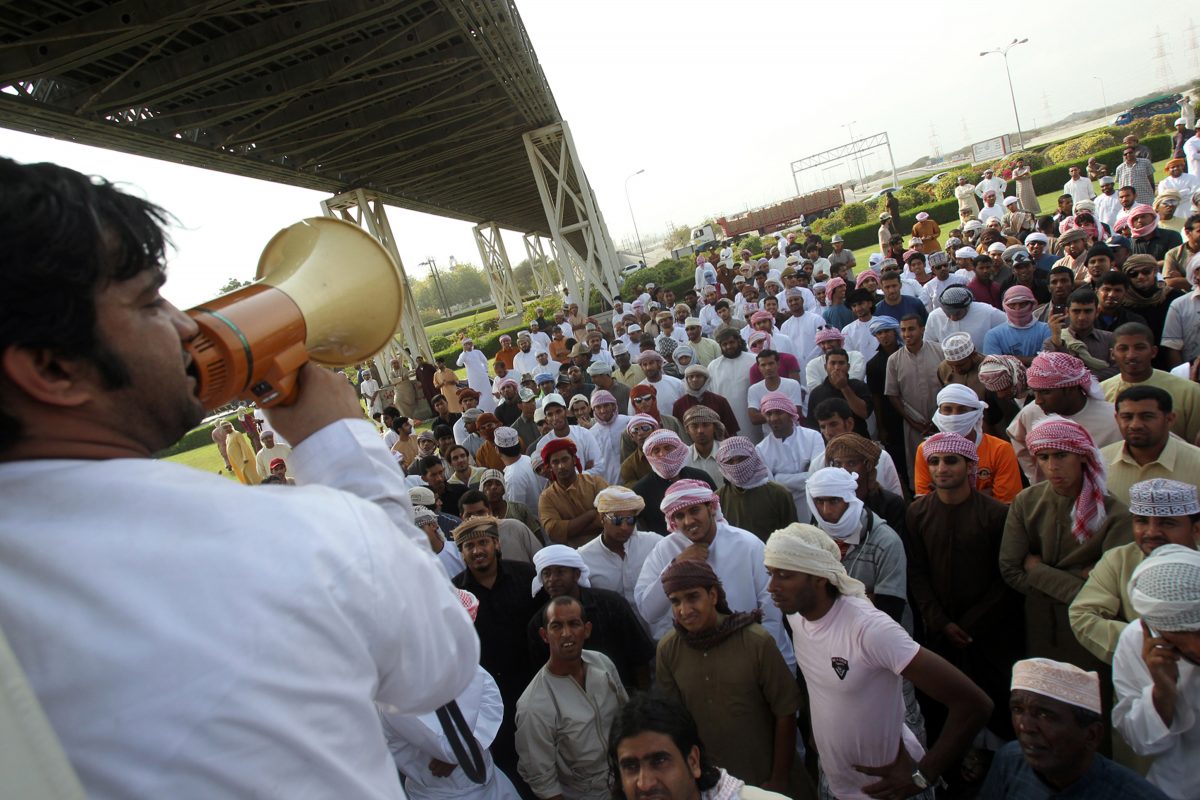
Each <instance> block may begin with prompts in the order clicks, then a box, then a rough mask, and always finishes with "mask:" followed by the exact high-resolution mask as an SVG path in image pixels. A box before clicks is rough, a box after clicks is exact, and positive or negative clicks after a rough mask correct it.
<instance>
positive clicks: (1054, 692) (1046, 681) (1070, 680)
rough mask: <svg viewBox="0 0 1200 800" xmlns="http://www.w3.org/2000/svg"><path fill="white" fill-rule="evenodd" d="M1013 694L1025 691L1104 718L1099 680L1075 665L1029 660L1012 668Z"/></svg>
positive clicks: (1045, 659) (1036, 659)
mask: <svg viewBox="0 0 1200 800" xmlns="http://www.w3.org/2000/svg"><path fill="white" fill-rule="evenodd" d="M1012 688H1013V690H1017V689H1022V690H1024V691H1027V692H1033V693H1034V694H1040V695H1042V696H1043V697H1050V698H1053V699H1055V700H1061V701H1062V702H1064V703H1067V704H1069V705H1073V706H1078V707H1080V708H1086V709H1087V710H1088V711H1091V712H1093V713H1095V714H1103V713H1104V712H1103V711H1102V710H1101V708H1100V676H1099V675H1097V674H1096V673H1095V672H1085V671H1084V670H1082V669H1080V668H1079V667H1077V666H1075V665H1074V664H1066V663H1064V662H1062V661H1051V660H1050V659H1048V658H1027V659H1025V660H1024V661H1018V662H1017V663H1016V664H1014V665H1013V673H1012Z"/></svg>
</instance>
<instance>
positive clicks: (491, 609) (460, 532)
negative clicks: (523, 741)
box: [453, 516, 540, 788]
mask: <svg viewBox="0 0 1200 800" xmlns="http://www.w3.org/2000/svg"><path fill="white" fill-rule="evenodd" d="M454 544H455V546H457V547H458V549H459V550H460V551H461V552H462V556H463V562H464V563H465V564H466V565H467V568H466V569H465V570H463V571H462V572H460V573H458V575H456V576H454V579H453V583H454V585H455V586H456V587H458V588H459V589H462V590H464V591H467V592H470V593H471V594H473V595H475V597H476V599H478V600H479V613H478V614H477V615H476V617H475V631H476V633H478V634H479V665H480V666H481V667H483V668H484V669H485V670H487V671H488V674H489V675H491V676H492V678H494V679H495V681H496V685H497V686H498V687H499V689H500V696H501V698H503V700H504V720H503V721H502V722H501V723H500V729H499V731H498V732H497V733H496V738H495V739H494V740H493V742H492V746H491V751H492V758H494V759H495V761H496V765H497V766H498V767H500V768H501V769H503V770H504V773H505V774H506V775H508V777H509V778H510V779H511V780H512V781H513V783H514V784H516V785H517V786H518V788H519V787H521V786H522V784H521V783H518V781H520V775H519V774H518V773H517V749H516V744H515V741H514V735H515V733H516V725H515V721H514V718H513V715H514V713H515V710H516V707H517V700H518V699H520V697H521V693H522V692H524V691H525V687H526V686H528V685H529V681H530V680H532V679H533V675H534V673H535V672H536V671H537V669H536V668H535V667H534V666H533V664H532V663H531V662H530V660H529V648H528V646H527V645H526V643H525V625H526V623H527V622H528V621H529V617H530V615H532V614H533V613H534V611H536V610H537V608H538V606H537V605H536V604H535V603H534V600H533V596H532V595H533V593H532V591H531V587H532V585H533V579H534V575H535V573H534V569H533V567H532V566H530V565H529V564H525V563H522V562H520V561H506V560H503V559H501V557H500V522H499V520H497V519H496V518H495V517H487V516H484V517H473V518H471V519H469V520H466V521H464V522H463V523H462V524H461V525H459V526H458V527H457V528H455V529H454ZM539 666H540V665H539Z"/></svg>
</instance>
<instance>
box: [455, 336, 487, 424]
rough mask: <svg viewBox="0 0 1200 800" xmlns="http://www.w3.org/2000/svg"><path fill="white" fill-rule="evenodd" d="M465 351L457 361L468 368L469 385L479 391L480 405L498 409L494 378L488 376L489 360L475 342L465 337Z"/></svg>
mask: <svg viewBox="0 0 1200 800" xmlns="http://www.w3.org/2000/svg"><path fill="white" fill-rule="evenodd" d="M462 347H463V351H462V352H461V353H459V355H458V361H457V362H456V363H457V364H458V366H460V367H466V368H467V386H470V387H471V388H472V389H474V390H475V391H477V392H479V407H480V408H481V409H483V410H484V411H495V410H496V398H494V397H492V379H491V378H489V377H488V360H487V356H485V355H484V354H483V353H482V352H480V351H479V350H476V349H475V343H474V342H473V341H471V340H470V339H463V342H462Z"/></svg>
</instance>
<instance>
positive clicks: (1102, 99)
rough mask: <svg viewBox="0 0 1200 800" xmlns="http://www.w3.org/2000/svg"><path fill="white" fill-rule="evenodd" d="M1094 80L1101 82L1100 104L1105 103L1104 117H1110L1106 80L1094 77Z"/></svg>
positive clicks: (1097, 76)
mask: <svg viewBox="0 0 1200 800" xmlns="http://www.w3.org/2000/svg"><path fill="white" fill-rule="evenodd" d="M1092 80H1094V81H1100V102H1102V103H1104V116H1105V117H1107V116H1108V93H1107V92H1105V91H1104V78H1101V77H1100V76H1099V75H1093V76H1092Z"/></svg>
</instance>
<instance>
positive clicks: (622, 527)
mask: <svg viewBox="0 0 1200 800" xmlns="http://www.w3.org/2000/svg"><path fill="white" fill-rule="evenodd" d="M593 504H594V505H595V507H596V511H597V512H598V513H599V514H600V524H601V526H602V530H601V531H600V535H599V536H597V537H596V538H595V539H592V540H591V541H590V542H588V543H587V544H585V545H584V546H583V547H580V548H579V557H580V558H582V559H583V563H584V564H586V565H587V568H588V573H589V578H590V579H591V582H592V587H593V588H595V589H608V590H609V591H610V592H617V593H618V594H620V595H621V596H622V597H624V598H625V599H626V600H627V601H629V604H630V605H631V606H632V607H633V610H634V612H635V613H638V618H639V619H641V614H640V612H638V610H637V597H636V595H635V594H634V589H636V588H637V579H638V575H639V574H640V573H641V571H642V564H644V563H645V562H646V557H647V556H649V555H650V551H652V550H653V549H654V547H655V546H656V545H657V544H658V543H659V542H661V541H662V536H659V535H658V534H657V533H650V532H649V531H639V530H638V529H637V516H638V514H639V513H641V511H642V509H643V508H645V507H646V501H645V500H643V499H642V498H641V497H640V496H639V495H638V494H637V493H636V492H634V491H633V490H632V489H627V488H626V487H624V486H609V487H608V488H607V489H603V490H602V491H600V493H599V494H597V495H596V499H595V500H594V501H593ZM642 622H643V625H644V624H645V620H642ZM648 629H649V628H648V627H647V630H648Z"/></svg>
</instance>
